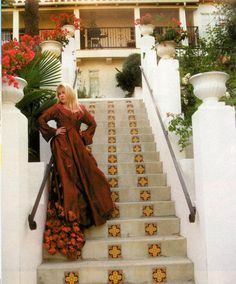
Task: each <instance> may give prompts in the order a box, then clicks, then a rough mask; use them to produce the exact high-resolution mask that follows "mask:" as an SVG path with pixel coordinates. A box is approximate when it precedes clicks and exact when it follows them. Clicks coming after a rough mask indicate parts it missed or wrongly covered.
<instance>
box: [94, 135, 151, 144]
mask: <svg viewBox="0 0 236 284" xmlns="http://www.w3.org/2000/svg"><path fill="white" fill-rule="evenodd" d="M135 137H137V138H138V139H139V142H140V143H142V142H154V137H153V135H152V134H141V135H135ZM114 138H115V139H116V143H124V141H126V142H127V143H130V142H131V141H132V140H131V138H132V136H131V135H130V134H121V135H114ZM107 142H108V137H107V136H106V135H105V136H98V135H97V136H96V135H95V136H94V139H93V144H101V143H107Z"/></svg>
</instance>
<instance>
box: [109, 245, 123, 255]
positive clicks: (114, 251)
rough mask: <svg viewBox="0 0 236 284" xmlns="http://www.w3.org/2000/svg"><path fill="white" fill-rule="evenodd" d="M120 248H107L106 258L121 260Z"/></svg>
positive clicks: (112, 246) (113, 246) (116, 246)
mask: <svg viewBox="0 0 236 284" xmlns="http://www.w3.org/2000/svg"><path fill="white" fill-rule="evenodd" d="M121 256H122V255H121V246H120V245H111V246H108V257H109V258H121Z"/></svg>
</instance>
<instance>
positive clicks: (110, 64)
mask: <svg viewBox="0 0 236 284" xmlns="http://www.w3.org/2000/svg"><path fill="white" fill-rule="evenodd" d="M123 62H124V59H106V58H102V59H90V60H85V59H83V60H82V61H81V63H80V64H79V69H80V71H81V81H82V84H83V83H84V84H85V88H86V90H87V92H89V71H98V78H99V79H98V80H99V97H107V98H121V97H124V95H125V93H124V92H123V91H122V90H121V88H119V87H116V85H117V81H116V78H115V76H116V73H117V71H116V68H118V69H119V70H122V65H123Z"/></svg>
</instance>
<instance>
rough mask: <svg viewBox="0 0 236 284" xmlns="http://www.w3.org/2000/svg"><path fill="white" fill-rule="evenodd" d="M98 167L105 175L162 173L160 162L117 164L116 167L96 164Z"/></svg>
mask: <svg viewBox="0 0 236 284" xmlns="http://www.w3.org/2000/svg"><path fill="white" fill-rule="evenodd" d="M98 167H99V168H100V169H101V170H102V171H103V172H104V173H105V174H107V175H116V174H156V173H162V172H163V171H162V169H163V168H162V162H160V161H157V162H146V163H137V164H134V163H119V164H116V165H110V164H108V163H106V164H98Z"/></svg>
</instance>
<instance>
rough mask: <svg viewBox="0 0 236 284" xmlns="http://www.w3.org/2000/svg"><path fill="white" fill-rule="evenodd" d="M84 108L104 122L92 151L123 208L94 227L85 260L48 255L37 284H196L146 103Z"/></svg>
mask: <svg viewBox="0 0 236 284" xmlns="http://www.w3.org/2000/svg"><path fill="white" fill-rule="evenodd" d="M85 105H86V106H87V108H88V109H89V110H90V112H91V113H92V114H93V115H94V116H95V118H96V121H97V125H98V127H97V130H96V135H95V137H94V144H93V145H92V146H91V150H92V153H93V155H94V156H95V158H96V160H97V162H98V164H99V167H100V168H101V169H102V170H103V172H104V173H105V174H106V175H107V178H108V180H109V183H110V185H111V188H112V198H113V200H114V201H115V204H116V209H115V210H114V212H113V219H112V220H109V221H108V222H107V224H105V225H103V226H100V227H96V228H91V229H89V230H87V232H86V239H87V242H86V245H85V247H84V248H83V251H82V258H81V259H80V260H78V261H75V262H69V261H67V260H66V259H65V258H63V257H62V256H60V255H56V256H50V255H48V254H47V253H46V252H44V259H43V263H42V264H41V265H40V266H39V267H38V271H37V273H38V284H64V283H69V284H75V283H79V284H107V283H108V284H131V283H132V284H153V283H167V284H187V283H188V284H193V283H194V281H193V264H192V262H191V261H190V260H189V259H188V258H187V257H186V239H185V238H184V237H182V236H180V235H179V230H180V224H179V223H180V220H179V219H178V218H177V217H176V216H175V205H174V203H173V202H172V201H171V199H170V188H169V187H168V186H167V177H166V174H165V173H163V171H162V162H161V161H159V154H158V152H157V150H156V145H155V143H154V138H153V135H152V129H151V128H150V125H149V121H148V117H147V113H146V110H145V105H144V103H143V101H142V100H137V99H129V100H127V99H121V100H114V101H112V100H108V101H99V100H98V101H94V102H86V103H85Z"/></svg>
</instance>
